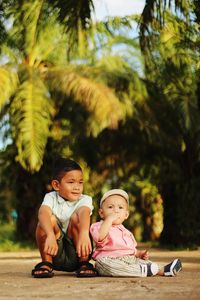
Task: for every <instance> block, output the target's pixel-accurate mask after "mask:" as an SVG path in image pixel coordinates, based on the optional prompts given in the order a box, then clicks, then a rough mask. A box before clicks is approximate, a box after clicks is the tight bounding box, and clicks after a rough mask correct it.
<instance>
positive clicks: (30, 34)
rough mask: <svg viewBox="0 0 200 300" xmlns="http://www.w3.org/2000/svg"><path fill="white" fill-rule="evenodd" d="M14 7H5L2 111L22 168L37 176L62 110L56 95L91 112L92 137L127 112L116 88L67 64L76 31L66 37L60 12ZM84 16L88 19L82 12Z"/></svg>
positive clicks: (32, 4)
mask: <svg viewBox="0 0 200 300" xmlns="http://www.w3.org/2000/svg"><path fill="white" fill-rule="evenodd" d="M78 2H80V3H81V1H78ZM78 2H77V3H78ZM89 2H90V1H89ZM56 3H57V4H58V5H59V3H60V2H59V1H58V2H56ZM70 3H71V2H70ZM9 4H10V5H7V6H6V5H5V8H4V10H5V12H6V13H5V15H4V16H5V22H10V23H11V26H10V28H8V29H7V33H8V38H7V40H6V43H4V44H2V46H1V53H2V60H3V61H6V60H7V63H5V64H2V65H1V67H0V79H1V80H0V107H1V111H2V116H5V115H8V116H9V118H8V119H9V127H10V129H11V133H12V139H13V140H14V143H15V144H16V146H17V157H16V159H17V160H18V161H19V163H20V164H21V165H22V166H23V168H25V169H27V170H28V171H30V172H34V171H38V170H39V169H40V167H41V165H42V160H43V155H44V151H45V147H46V143H47V139H48V137H49V136H50V127H51V125H52V122H53V119H54V118H55V116H56V113H57V111H58V110H59V105H60V100H59V99H58V98H55V96H56V95H57V96H58V95H60V93H62V94H63V95H65V97H70V98H71V99H73V100H74V101H77V102H79V103H80V104H81V105H83V106H84V107H85V108H86V110H88V112H89V113H90V115H91V118H90V119H91V120H93V121H92V122H91V123H90V124H93V125H94V124H95V127H92V126H91V130H90V131H91V132H93V133H94V132H95V133H97V132H98V131H99V130H102V129H103V128H105V127H107V126H111V127H113V126H114V127H115V126H116V124H117V122H118V120H120V119H122V118H123V116H124V112H123V110H122V109H121V104H120V101H119V100H118V98H117V97H116V96H115V95H114V93H113V91H112V89H109V88H108V87H106V86H105V85H104V84H103V83H102V82H101V83H100V82H95V81H94V80H91V79H90V78H88V77H86V76H81V75H80V73H78V71H79V69H80V68H78V67H77V66H72V65H69V63H68V62H67V60H66V56H65V51H66V48H67V47H66V44H67V43H68V40H69V41H70V43H71V40H72V39H71V30H72V27H67V28H70V30H69V32H67V33H66V30H65V28H64V27H63V26H62V25H60V24H59V23H58V22H57V18H58V15H59V11H58V10H57V11H56V10H55V9H53V8H52V6H50V5H49V4H48V2H47V1H39V0H31V1H29V2H27V1H10V2H9ZM68 4H69V3H68ZM71 5H72V3H71ZM74 6H75V3H74ZM75 7H76V6H75ZM82 8H83V7H82ZM67 9H68V8H67ZM83 10H84V9H83ZM84 12H85V10H84ZM70 13H72V12H71V10H70ZM80 14H81V17H83V19H84V18H85V15H84V16H82V9H81V8H80ZM72 15H73V14H72ZM47 16H48V19H47ZM8 17H9V19H8V21H7V19H6V18H8ZM77 17H78V16H77ZM69 22H70V21H69ZM69 26H71V23H70V24H69ZM81 26H83V27H84V25H83V24H82V25H81ZM75 29H77V28H75ZM81 29H82V27H80V28H79V32H81ZM83 29H85V28H83ZM70 43H69V46H70V45H71V44H70ZM68 48H69V47H68ZM61 66H62V67H61ZM56 91H57V94H56V93H54V92H56ZM53 95H54V96H53ZM114 108H115V110H114ZM102 112H103V113H102Z"/></svg>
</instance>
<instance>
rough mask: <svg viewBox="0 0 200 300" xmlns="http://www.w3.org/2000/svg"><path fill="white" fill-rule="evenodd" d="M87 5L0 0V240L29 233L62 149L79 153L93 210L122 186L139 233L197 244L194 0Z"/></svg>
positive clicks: (8, 246) (199, 10) (13, 244)
mask: <svg viewBox="0 0 200 300" xmlns="http://www.w3.org/2000/svg"><path fill="white" fill-rule="evenodd" d="M133 6H134V1H133ZM93 12H94V3H93V1H92V0H76V1H72V0H65V1H64V0H51V1H50V0H29V1H25V0H20V1H19V0H18V1H16V0H6V1H0V135H1V150H0V245H1V246H0V249H2V250H17V249H20V248H23V249H24V247H26V246H27V247H28V246H29V244H30V245H31V243H32V242H33V241H34V232H35V226H36V222H37V211H38V208H39V206H40V204H41V202H42V199H43V197H44V194H45V193H46V192H47V191H49V189H50V185H49V183H50V175H51V166H52V163H53V161H54V159H55V158H56V157H57V156H58V155H61V156H66V157H70V158H73V159H75V160H76V161H77V162H79V163H80V164H81V166H82V168H83V170H84V174H85V193H88V194H90V195H91V196H92V197H93V200H94V206H95V210H94V214H93V217H92V218H93V221H95V220H96V219H97V218H98V201H99V199H100V197H101V195H102V193H103V192H105V191H106V190H107V189H110V188H122V189H125V190H126V191H127V192H128V193H129V195H130V217H129V220H128V221H127V224H126V225H127V226H128V228H129V229H130V230H131V231H132V232H133V234H135V236H136V239H137V240H138V241H151V242H154V243H156V242H157V243H160V245H168V246H169V245H170V246H176V247H178V246H179V247H180V246H183V247H188V246H189V247H191V246H195V245H200V217H199V215H200V196H199V187H200V151H199V150H200V76H199V75H200V69H199V67H200V59H199V53H200V34H199V33H200V5H199V1H198V0H188V1H185V0H163V1H160V0H146V4H145V6H144V9H143V12H142V14H141V15H131V11H130V15H129V16H124V17H107V18H106V19H105V20H103V21H96V20H94V18H93V17H92V14H93ZM135 24H137V33H136V31H135ZM24 242H25V244H24ZM25 245H26V246H25Z"/></svg>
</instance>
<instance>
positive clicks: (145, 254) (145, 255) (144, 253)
mask: <svg viewBox="0 0 200 300" xmlns="http://www.w3.org/2000/svg"><path fill="white" fill-rule="evenodd" d="M140 257H141V259H144V260H148V259H149V251H148V250H144V251H141V254H140Z"/></svg>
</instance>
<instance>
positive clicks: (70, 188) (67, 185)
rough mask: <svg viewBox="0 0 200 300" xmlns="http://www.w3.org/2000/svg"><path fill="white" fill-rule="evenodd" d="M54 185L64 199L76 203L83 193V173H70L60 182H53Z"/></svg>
mask: <svg viewBox="0 0 200 300" xmlns="http://www.w3.org/2000/svg"><path fill="white" fill-rule="evenodd" d="M52 185H53V188H54V190H55V191H57V192H58V194H59V195H60V196H61V197H62V198H64V199H66V200H69V201H76V200H78V199H79V198H80V196H81V194H82V192H83V173H82V171H80V170H73V171H69V172H67V173H66V174H65V175H64V176H63V178H62V179H61V180H60V181H58V180H53V182H52Z"/></svg>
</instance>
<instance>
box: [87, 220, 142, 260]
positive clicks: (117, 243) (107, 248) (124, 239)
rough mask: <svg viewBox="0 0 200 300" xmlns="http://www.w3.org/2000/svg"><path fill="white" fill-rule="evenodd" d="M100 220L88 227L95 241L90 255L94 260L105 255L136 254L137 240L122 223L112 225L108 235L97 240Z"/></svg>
mask: <svg viewBox="0 0 200 300" xmlns="http://www.w3.org/2000/svg"><path fill="white" fill-rule="evenodd" d="M102 222H103V221H100V222H97V223H94V224H92V225H91V227H90V233H91V235H92V237H93V239H94V241H95V243H96V249H95V251H94V253H93V256H92V258H93V259H94V260H97V259H98V258H100V257H105V256H110V257H119V256H124V255H135V254H136V251H137V250H136V246H137V242H136V240H135V238H134V236H133V234H132V233H131V232H130V231H129V230H128V229H126V228H125V227H124V226H123V225H122V224H120V225H113V226H112V227H111V228H110V231H109V233H108V235H107V236H106V237H105V238H104V239H103V240H102V241H100V242H99V241H98V239H99V229H100V226H101V224H102Z"/></svg>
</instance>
